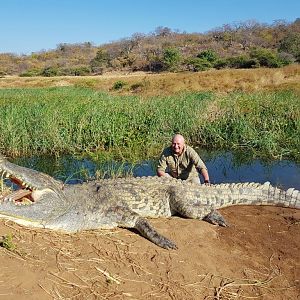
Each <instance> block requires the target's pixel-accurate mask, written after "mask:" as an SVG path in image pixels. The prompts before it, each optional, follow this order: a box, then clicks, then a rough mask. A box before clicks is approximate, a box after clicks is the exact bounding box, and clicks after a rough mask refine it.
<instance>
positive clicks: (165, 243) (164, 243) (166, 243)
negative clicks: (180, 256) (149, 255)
mask: <svg viewBox="0 0 300 300" xmlns="http://www.w3.org/2000/svg"><path fill="white" fill-rule="evenodd" d="M156 244H157V246H160V247H162V248H164V249H174V250H176V249H178V248H177V246H176V244H175V243H173V242H172V241H171V240H169V239H167V238H166V237H164V236H162V235H161V236H160V241H159V242H157V243H156Z"/></svg>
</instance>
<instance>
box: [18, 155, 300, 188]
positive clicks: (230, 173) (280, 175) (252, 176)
mask: <svg viewBox="0 0 300 300" xmlns="http://www.w3.org/2000/svg"><path fill="white" fill-rule="evenodd" d="M199 153H200V155H201V157H202V158H203V160H204V161H205V163H206V165H207V167H208V169H209V173H210V177H211V181H212V183H221V182H259V183H264V182H265V181H270V182H271V184H273V185H276V186H280V187H282V188H284V189H287V188H289V187H294V188H296V189H298V190H300V164H297V163H294V162H291V161H287V160H282V161H268V162H266V161H262V160H259V159H254V160H253V159H252V160H249V159H244V158H243V156H241V154H233V153H231V152H205V151H203V150H201V151H200V150H199ZM14 162H15V163H16V164H19V165H22V166H26V167H29V168H32V169H36V170H39V171H42V172H45V173H47V174H49V175H51V176H53V177H55V178H57V179H60V180H62V181H65V182H68V183H78V182H82V181H84V180H86V179H88V178H95V176H96V175H98V176H99V177H101V178H103V177H110V176H111V175H114V176H118V175H120V176H121V175H122V174H123V175H124V174H125V175H126V174H132V175H134V176H153V175H155V166H156V161H155V160H149V161H143V162H141V163H139V164H136V165H134V166H133V165H131V164H129V163H118V162H104V163H103V162H102V163H100V162H95V161H92V160H91V159H88V158H81V159H76V158H74V157H71V156H64V157H60V158H57V159H55V158H53V157H32V158H19V159H16V160H15V161H14Z"/></svg>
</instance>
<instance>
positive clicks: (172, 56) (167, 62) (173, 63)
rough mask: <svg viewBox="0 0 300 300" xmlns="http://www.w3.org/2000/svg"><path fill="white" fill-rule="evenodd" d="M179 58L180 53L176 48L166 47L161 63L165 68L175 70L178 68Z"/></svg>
mask: <svg viewBox="0 0 300 300" xmlns="http://www.w3.org/2000/svg"><path fill="white" fill-rule="evenodd" d="M180 60H181V54H180V52H179V50H178V49H176V48H167V49H165V50H164V53H163V63H164V66H165V69H166V70H168V71H171V72H175V71H176V70H177V69H178V66H179V62H180Z"/></svg>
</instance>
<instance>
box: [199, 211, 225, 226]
mask: <svg viewBox="0 0 300 300" xmlns="http://www.w3.org/2000/svg"><path fill="white" fill-rule="evenodd" d="M203 220H204V221H207V222H209V223H211V224H214V225H219V226H222V227H228V226H229V223H227V222H226V221H225V219H224V217H223V216H222V215H221V214H220V213H219V212H217V211H216V210H213V211H211V212H210V213H209V214H208V215H206V216H205V217H204V218H203Z"/></svg>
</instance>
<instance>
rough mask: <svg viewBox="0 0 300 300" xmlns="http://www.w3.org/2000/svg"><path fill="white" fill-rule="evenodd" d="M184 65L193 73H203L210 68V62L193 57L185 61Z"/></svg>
mask: <svg viewBox="0 0 300 300" xmlns="http://www.w3.org/2000/svg"><path fill="white" fill-rule="evenodd" d="M186 65H187V68H188V70H189V71H193V72H199V71H205V70H208V69H210V68H212V64H211V62H209V61H208V60H207V59H203V58H199V57H193V58H190V59H188V60H187V61H186Z"/></svg>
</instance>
